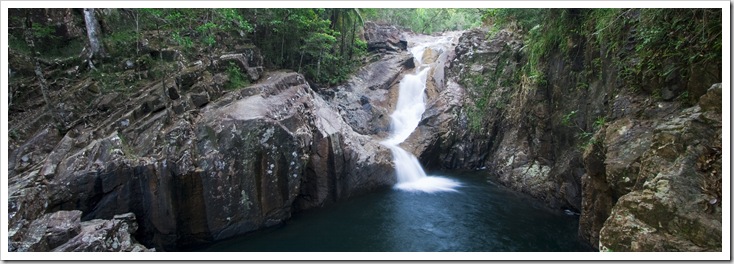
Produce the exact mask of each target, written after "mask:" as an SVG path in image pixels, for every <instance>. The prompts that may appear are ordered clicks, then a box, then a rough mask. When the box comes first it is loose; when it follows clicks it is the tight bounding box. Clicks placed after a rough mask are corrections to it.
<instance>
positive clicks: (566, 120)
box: [561, 110, 577, 126]
mask: <svg viewBox="0 0 734 264" xmlns="http://www.w3.org/2000/svg"><path fill="white" fill-rule="evenodd" d="M576 113H577V112H576V110H573V111H571V112H569V113H568V114H565V115H563V117H562V118H561V124H562V125H564V126H572V125H576V124H575V123H574V122H572V119H573V118H574V117H576Z"/></svg>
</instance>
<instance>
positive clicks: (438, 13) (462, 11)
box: [364, 8, 484, 34]
mask: <svg viewBox="0 0 734 264" xmlns="http://www.w3.org/2000/svg"><path fill="white" fill-rule="evenodd" d="M364 13H365V18H366V19H369V20H373V21H381V22H386V23H390V24H394V25H398V26H402V27H405V28H408V29H411V30H413V31H414V32H419V33H424V34H432V33H434V32H441V31H449V30H465V29H470V28H476V27H479V26H480V25H481V21H482V19H481V17H482V14H483V13H484V9H479V8H381V9H375V8H370V9H365V12H364Z"/></svg>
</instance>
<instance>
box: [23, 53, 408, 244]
mask: <svg viewBox="0 0 734 264" xmlns="http://www.w3.org/2000/svg"><path fill="white" fill-rule="evenodd" d="M245 55H246V54H245ZM245 55H242V56H230V55H226V56H224V55H223V56H221V57H220V58H219V59H218V60H222V62H221V63H219V64H217V63H215V62H216V60H214V61H199V62H195V63H192V64H191V66H190V67H189V68H187V69H185V70H182V71H181V72H180V74H178V75H177V76H174V77H172V78H170V79H168V80H166V81H165V82H156V83H153V84H152V85H151V86H149V87H147V88H144V89H142V90H141V91H140V92H139V93H138V95H137V96H136V97H134V98H133V99H132V100H127V101H121V100H119V99H116V98H118V97H116V96H115V94H110V95H107V96H105V97H102V98H98V99H97V101H96V102H95V103H94V104H93V105H95V106H96V109H97V110H98V111H100V113H99V114H98V115H96V118H93V119H92V120H88V122H89V123H91V124H93V125H88V126H79V127H76V128H74V129H71V130H70V131H69V132H68V133H66V134H65V135H63V136H58V135H57V134H56V133H53V131H51V130H50V129H41V130H38V131H36V134H35V136H32V137H29V139H28V140H26V141H25V143H24V144H22V145H20V146H17V147H14V148H12V149H11V162H10V168H11V169H10V172H9V174H10V176H11V177H10V190H9V191H10V199H9V207H10V210H9V212H10V226H11V230H13V235H12V238H9V239H11V241H13V242H12V243H11V250H13V251H33V250H41V251H45V250H69V251H103V250H117V251H126V250H143V249H145V247H142V248H141V247H138V246H125V245H128V244H129V245H133V244H131V243H127V242H123V240H124V239H123V236H124V234H125V232H127V235H128V236H129V237H130V239H133V237H134V238H135V239H137V240H138V241H140V242H141V243H142V244H143V245H146V246H147V247H149V248H155V249H156V250H164V251H166V250H178V249H182V248H187V247H193V246H196V245H199V244H202V243H207V242H211V241H216V240H221V239H225V238H228V237H232V236H235V235H239V234H244V233H247V232H251V231H254V230H257V229H261V228H264V227H268V226H273V225H277V224H279V223H281V222H282V221H284V220H285V219H288V218H289V217H290V216H291V214H292V213H293V212H294V211H295V210H304V209H308V208H312V207H319V206H324V205H327V204H329V203H332V202H334V201H337V200H341V199H346V198H348V197H350V196H354V195H358V194H360V193H364V192H368V191H371V190H374V189H377V188H384V187H386V186H389V185H391V184H393V183H394V182H395V177H394V175H393V165H392V163H391V156H390V152H389V151H388V150H387V149H386V148H385V147H383V146H381V145H379V143H377V142H378V141H377V140H376V139H375V138H373V137H372V136H368V135H361V134H359V133H357V132H355V131H354V129H352V127H351V126H350V125H349V124H347V122H346V121H345V120H344V118H343V117H342V116H341V115H340V114H339V112H338V110H337V109H336V108H334V107H333V106H331V105H330V104H329V103H327V101H325V100H324V99H322V98H321V96H320V95H319V94H317V93H315V92H314V91H313V90H312V89H311V87H310V86H309V84H308V83H307V82H306V80H305V79H304V78H303V76H302V75H300V74H297V73H293V72H269V73H266V74H263V75H260V73H259V72H257V70H256V69H255V72H257V73H258V74H257V75H256V76H254V75H253V74H250V76H252V78H253V81H255V80H256V79H255V77H257V78H258V79H260V81H259V82H258V83H256V84H254V85H251V86H248V87H245V88H241V89H237V90H234V91H226V90H224V89H222V88H223V87H222V84H223V83H224V82H225V81H224V80H222V78H224V79H225V80H226V76H222V75H221V74H220V73H218V71H219V70H220V68H221V67H220V66H218V65H221V64H222V63H223V62H228V61H232V60H234V61H237V63H240V62H241V63H243V65H244V63H248V64H247V65H249V63H250V61H249V59H247V58H248V57H247V56H245ZM398 63H403V62H398ZM250 68H252V67H250ZM241 70H242V71H243V72H248V71H249V70H248V68H243V69H241ZM387 81H390V80H389V78H388V80H387ZM360 89H361V88H360ZM367 89H368V88H367ZM200 95H203V96H200ZM117 96H119V95H117ZM134 96H135V95H134ZM199 101H201V102H199ZM197 102H199V103H197ZM25 129H27V130H31V129H32V126H28V127H26V128H25ZM68 211H71V212H75V213H74V215H73V217H71V218H72V219H76V220H70V221H71V222H73V223H74V224H72V225H73V226H74V227H73V228H70V229H63V230H54V231H52V232H51V231H49V232H51V233H52V234H50V235H47V236H42V235H40V234H41V233H42V232H41V231H39V230H41V229H42V228H39V227H38V226H43V225H44V223H42V222H39V223H36V222H35V221H38V220H37V219H46V218H47V215H50V214H51V215H52V214H55V213H59V212H68ZM128 213H130V215H133V214H134V217H126V218H125V219H126V220H125V221H123V222H124V223H126V224H125V225H124V226H123V225H122V223H123V222H120V221H122V220H120V221H118V222H114V221H113V220H115V219H117V218H119V217H118V216H119V215H125V214H128ZM48 217H50V216H48ZM67 218H69V217H67ZM50 219H52V220H53V219H55V218H53V217H51V218H50ZM101 219H113V220H101ZM118 220H119V219H118ZM75 221H76V222H75ZM78 221H81V224H79V223H78ZM102 221H107V222H102ZM109 221H113V222H109ZM54 223H55V222H54ZM46 225H49V224H46ZM65 226H66V225H61V224H60V225H59V226H58V228H62V227H65ZM125 226H126V227H125ZM92 227H94V228H102V229H103V230H105V231H99V232H96V231H94V232H93V231H92V229H94V228H92ZM39 232H41V233H39ZM100 232H102V233H100ZM105 232H106V233H105ZM75 234H82V235H84V237H89V238H84V239H83V241H82V240H75V239H74V236H73V235H75ZM92 237H94V239H92ZM97 237H119V238H118V239H117V240H115V241H117V243H113V244H109V243H107V242H105V241H100V242H99V243H98V242H90V241H93V240H94V241H97V239H96V238H97ZM67 238H68V239H69V242H65V243H64V244H63V245H59V243H61V242H62V241H64V240H66V239H67ZM90 239H92V240H90ZM125 239H127V238H125ZM39 241H40V242H39ZM125 241H127V240H125ZM130 241H133V240H130ZM84 243H86V244H84ZM105 243H106V244H105ZM120 243H122V244H120ZM114 245H116V246H114Z"/></svg>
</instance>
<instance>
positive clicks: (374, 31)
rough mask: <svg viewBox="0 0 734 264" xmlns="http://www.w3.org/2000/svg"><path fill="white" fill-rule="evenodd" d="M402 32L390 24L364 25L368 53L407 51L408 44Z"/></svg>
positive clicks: (369, 22)
mask: <svg viewBox="0 0 734 264" xmlns="http://www.w3.org/2000/svg"><path fill="white" fill-rule="evenodd" d="M401 34H402V31H401V30H400V29H398V28H397V27H395V26H393V25H390V24H380V23H376V22H372V21H367V22H365V23H364V38H365V40H366V41H367V51H401V50H407V47H408V42H407V41H405V39H403V37H402V36H401Z"/></svg>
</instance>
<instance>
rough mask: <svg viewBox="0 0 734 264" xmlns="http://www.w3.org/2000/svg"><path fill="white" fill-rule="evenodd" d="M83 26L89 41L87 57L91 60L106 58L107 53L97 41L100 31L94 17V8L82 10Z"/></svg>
mask: <svg viewBox="0 0 734 264" xmlns="http://www.w3.org/2000/svg"><path fill="white" fill-rule="evenodd" d="M84 24H85V25H86V27H87V38H88V39H89V47H90V48H91V51H90V54H89V57H90V59H91V58H93V57H94V58H100V59H101V58H107V51H106V50H105V48H104V45H103V44H102V42H100V40H99V35H100V30H99V22H98V21H97V17H96V16H95V15H94V8H84Z"/></svg>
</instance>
